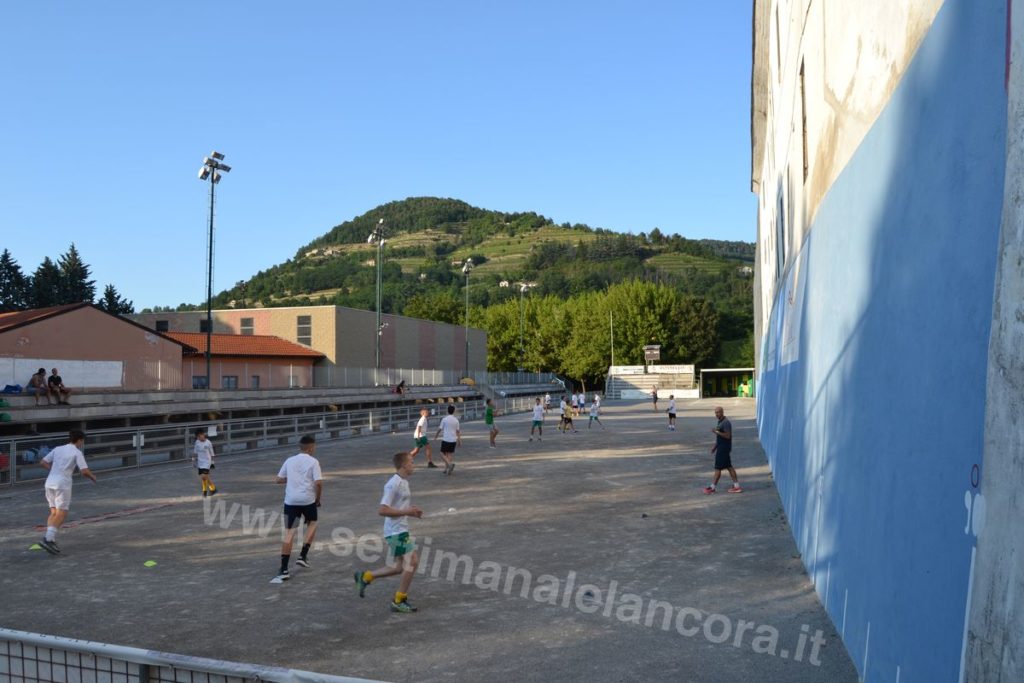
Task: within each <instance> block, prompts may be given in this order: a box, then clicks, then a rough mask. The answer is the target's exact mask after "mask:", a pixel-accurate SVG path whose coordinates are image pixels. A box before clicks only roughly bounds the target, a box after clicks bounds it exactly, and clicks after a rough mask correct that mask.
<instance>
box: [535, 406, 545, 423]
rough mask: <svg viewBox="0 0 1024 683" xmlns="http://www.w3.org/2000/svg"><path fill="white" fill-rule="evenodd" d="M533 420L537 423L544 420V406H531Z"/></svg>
mask: <svg viewBox="0 0 1024 683" xmlns="http://www.w3.org/2000/svg"><path fill="white" fill-rule="evenodd" d="M533 419H534V420H536V421H537V422H541V421H542V420H543V419H544V406H540V405H535V406H533Z"/></svg>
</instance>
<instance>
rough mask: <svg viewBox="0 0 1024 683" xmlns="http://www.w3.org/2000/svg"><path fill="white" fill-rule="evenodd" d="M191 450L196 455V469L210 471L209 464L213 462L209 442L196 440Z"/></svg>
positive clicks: (211, 446)
mask: <svg viewBox="0 0 1024 683" xmlns="http://www.w3.org/2000/svg"><path fill="white" fill-rule="evenodd" d="M192 450H193V451H195V454H196V467H197V468H199V469H201V470H208V469H210V464H211V463H212V462H213V444H212V443H211V442H210V440H209V439H207V440H206V441H200V440H199V439H196V444H195V446H193V449H192Z"/></svg>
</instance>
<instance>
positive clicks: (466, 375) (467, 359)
mask: <svg viewBox="0 0 1024 683" xmlns="http://www.w3.org/2000/svg"><path fill="white" fill-rule="evenodd" d="M463 376H465V377H468V376H469V270H468V269H467V270H466V369H465V372H464V373H463Z"/></svg>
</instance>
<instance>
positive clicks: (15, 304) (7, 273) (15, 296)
mask: <svg viewBox="0 0 1024 683" xmlns="http://www.w3.org/2000/svg"><path fill="white" fill-rule="evenodd" d="M30 284H31V283H30V282H29V278H27V277H25V274H24V273H22V272H21V266H19V265H18V262H17V261H15V260H14V258H13V257H12V256H11V252H10V251H8V250H7V249H4V253H3V254H2V255H0V311H19V310H23V309H26V308H28V307H29V305H30V300H29V286H30Z"/></svg>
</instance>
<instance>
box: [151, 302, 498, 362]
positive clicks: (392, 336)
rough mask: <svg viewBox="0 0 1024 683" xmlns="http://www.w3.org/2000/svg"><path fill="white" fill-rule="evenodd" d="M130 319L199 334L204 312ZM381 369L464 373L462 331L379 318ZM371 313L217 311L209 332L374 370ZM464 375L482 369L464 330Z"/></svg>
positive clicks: (479, 334)
mask: <svg viewBox="0 0 1024 683" xmlns="http://www.w3.org/2000/svg"><path fill="white" fill-rule="evenodd" d="M132 319H133V320H135V321H137V322H139V323H141V324H142V325H145V326H146V327H150V328H152V329H154V330H157V331H160V332H202V331H205V325H206V313H205V311H189V312H181V313H146V314H138V315H134V316H132ZM381 322H382V325H383V326H384V329H383V330H382V331H381V337H380V345H381V367H383V368H423V369H437V370H457V371H462V370H464V369H466V367H467V362H466V328H465V327H464V326H460V325H448V324H446V323H439V322H434V321H431V320H419V319H417V318H407V317H405V316H400V315H388V314H384V315H382V316H381ZM376 326H377V314H376V313H374V312H373V311H362V310H357V309H354V308H346V307H343V306H296V307H284V308H248V309H220V310H216V311H214V312H213V331H214V332H215V333H224V334H242V335H248V334H257V335H260V334H263V335H273V336H276V337H280V338H282V339H286V340H288V341H291V342H295V343H297V344H302V345H303V346H307V347H309V348H311V349H314V350H316V351H319V352H320V353H322V354H324V361H323V363H322V364H324V365H327V366H329V367H349V368H373V367H375V366H376V338H375V336H374V330H375V328H376ZM468 369H469V371H470V372H474V371H485V370H486V369H487V333H486V332H485V331H483V330H481V329H477V328H474V327H470V328H469V362H468Z"/></svg>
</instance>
